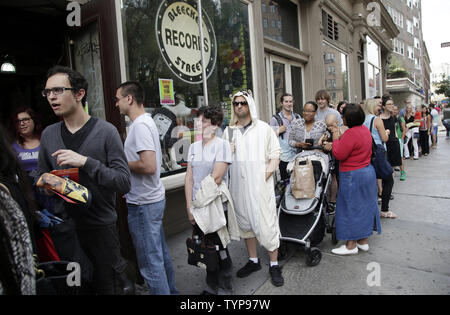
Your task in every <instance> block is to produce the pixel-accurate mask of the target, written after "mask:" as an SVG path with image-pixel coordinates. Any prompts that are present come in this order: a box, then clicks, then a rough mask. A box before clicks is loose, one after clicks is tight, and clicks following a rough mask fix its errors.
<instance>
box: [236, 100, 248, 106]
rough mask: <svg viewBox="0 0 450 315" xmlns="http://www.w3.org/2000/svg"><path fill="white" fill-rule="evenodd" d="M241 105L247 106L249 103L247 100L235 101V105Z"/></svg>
mask: <svg viewBox="0 0 450 315" xmlns="http://www.w3.org/2000/svg"><path fill="white" fill-rule="evenodd" d="M239 105H242V106H246V105H248V103H247V102H246V101H243V102H233V106H234V107H237V106H239Z"/></svg>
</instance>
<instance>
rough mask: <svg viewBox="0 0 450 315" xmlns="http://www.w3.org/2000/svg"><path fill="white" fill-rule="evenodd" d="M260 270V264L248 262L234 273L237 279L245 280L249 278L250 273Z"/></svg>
mask: <svg viewBox="0 0 450 315" xmlns="http://www.w3.org/2000/svg"><path fill="white" fill-rule="evenodd" d="M260 269H261V264H260V263H259V261H258V263H254V262H253V261H251V260H249V261H248V263H247V264H246V265H245V266H244V267H242V268H241V269H239V270H238V272H237V273H236V276H237V277H238V278H245V277H247V276H249V275H250V274H251V273H253V272H255V271H258V270H260Z"/></svg>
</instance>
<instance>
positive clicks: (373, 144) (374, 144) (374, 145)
mask: <svg viewBox="0 0 450 315" xmlns="http://www.w3.org/2000/svg"><path fill="white" fill-rule="evenodd" d="M375 118H376V117H375V116H373V117H372V120H371V121H370V129H369V130H370V137H371V138H372V157H373V156H374V155H375V152H374V151H375V150H374V149H375V148H376V147H377V144H376V143H375V140H374V139H373V135H372V127H373V121H374V120H375Z"/></svg>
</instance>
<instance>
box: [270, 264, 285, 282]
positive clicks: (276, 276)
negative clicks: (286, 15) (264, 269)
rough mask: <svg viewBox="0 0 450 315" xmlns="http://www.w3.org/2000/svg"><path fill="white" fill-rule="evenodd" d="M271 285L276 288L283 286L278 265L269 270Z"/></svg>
mask: <svg viewBox="0 0 450 315" xmlns="http://www.w3.org/2000/svg"><path fill="white" fill-rule="evenodd" d="M269 273H270V277H271V278H272V284H273V285H274V286H276V287H281V286H282V285H283V284H284V279H283V276H282V275H281V268H280V266H278V265H275V266H272V267H270V268H269Z"/></svg>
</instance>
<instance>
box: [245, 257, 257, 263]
mask: <svg viewBox="0 0 450 315" xmlns="http://www.w3.org/2000/svg"><path fill="white" fill-rule="evenodd" d="M248 260H251V261H253V262H254V263H255V264H257V263H258V261H259V260H258V257H256V258H251V257H250V258H249V259H248Z"/></svg>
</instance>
